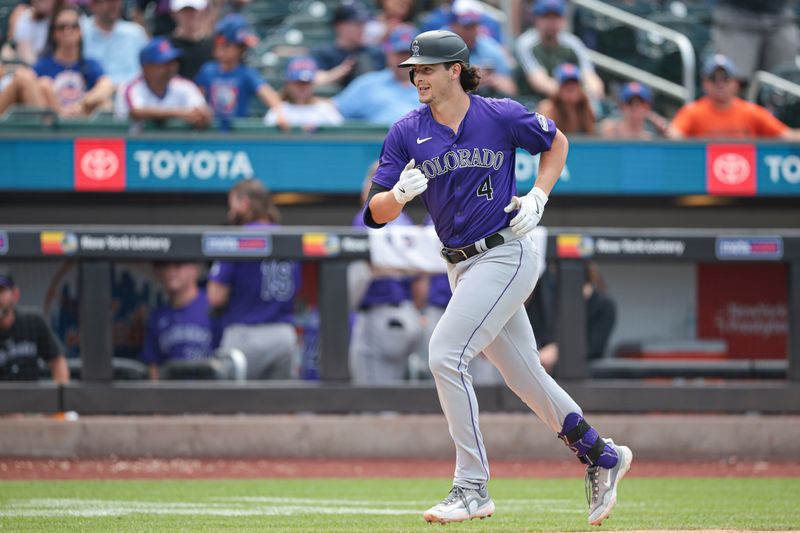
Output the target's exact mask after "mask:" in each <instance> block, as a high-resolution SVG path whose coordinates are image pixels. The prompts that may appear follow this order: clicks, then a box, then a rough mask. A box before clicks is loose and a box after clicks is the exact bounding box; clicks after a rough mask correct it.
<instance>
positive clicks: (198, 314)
mask: <svg viewBox="0 0 800 533" xmlns="http://www.w3.org/2000/svg"><path fill="white" fill-rule="evenodd" d="M208 311H209V309H208V299H207V298H206V293H205V292H204V291H200V294H198V295H197V298H195V299H194V300H192V301H191V302H190V303H189V304H187V305H185V306H184V307H180V308H174V307H170V306H163V307H159V308H158V309H156V310H155V311H153V312H152V313H151V314H150V318H149V319H148V321H147V330H146V333H145V339H144V346H143V348H142V361H144V362H145V363H147V364H155V365H160V364H162V363H165V362H167V361H170V360H173V359H205V358H207V357H210V356H211V352H212V351H213V350H214V348H215V346H214V340H215V339H214V337H215V335H214V324H213V323H212V319H211V317H210V316H209V313H208Z"/></svg>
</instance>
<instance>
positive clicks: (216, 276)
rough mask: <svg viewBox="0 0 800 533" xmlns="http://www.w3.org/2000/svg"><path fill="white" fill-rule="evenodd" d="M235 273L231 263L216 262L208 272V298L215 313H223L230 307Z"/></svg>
mask: <svg viewBox="0 0 800 533" xmlns="http://www.w3.org/2000/svg"><path fill="white" fill-rule="evenodd" d="M233 271H234V267H233V263H231V262H230V261H214V263H213V264H212V265H211V269H210V270H209V271H208V283H207V284H206V298H208V305H209V307H211V309H212V310H213V311H215V312H219V311H221V310H222V309H224V308H225V307H227V305H228V300H230V297H231V283H232V282H233V275H234V272H233Z"/></svg>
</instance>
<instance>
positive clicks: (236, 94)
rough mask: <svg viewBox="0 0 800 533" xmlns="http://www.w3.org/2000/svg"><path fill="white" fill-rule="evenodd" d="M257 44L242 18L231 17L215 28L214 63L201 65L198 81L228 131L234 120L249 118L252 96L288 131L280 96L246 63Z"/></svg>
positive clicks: (224, 19)
mask: <svg viewBox="0 0 800 533" xmlns="http://www.w3.org/2000/svg"><path fill="white" fill-rule="evenodd" d="M257 42H258V38H257V37H256V36H255V34H253V33H252V31H251V30H250V28H249V27H248V24H247V21H246V20H245V18H244V17H243V16H241V15H236V14H233V15H228V16H226V17H225V18H223V19H222V20H220V21H219V23H217V26H216V28H215V29H214V57H215V60H214V61H209V62H208V63H206V64H205V65H203V66H202V68H201V69H200V72H199V73H198V74H197V77H196V78H195V83H197V85H198V87H200V90H201V91H202V92H203V94H204V95H205V97H206V100H207V101H208V103H209V105H210V106H211V108H212V109H213V110H214V115H215V117H216V119H217V120H218V121H219V123H220V124H221V125H222V126H223V127H224V128H225V127H227V125H229V123H230V120H231V119H232V118H234V117H246V116H247V110H248V107H249V106H250V99H251V98H252V97H253V95H256V96H258V98H260V99H261V101H262V102H264V104H265V105H267V106H269V107H270V109H275V111H276V113H278V115H279V118H278V125H279V126H280V127H281V128H283V129H286V128H287V127H288V123H287V122H286V119H285V118H284V117H283V113H282V111H281V107H282V105H283V102H282V100H281V97H280V95H278V93H277V92H275V90H274V89H273V88H272V87H270V85H269V84H268V83H267V82H265V81H264V79H263V78H262V77H261V75H260V74H259V73H258V72H257V71H256V70H255V69H254V68H252V67H249V66H247V65H245V64H244V54H245V53H246V52H247V49H248V48H249V47H251V46H253V45H254V44H255V43H257Z"/></svg>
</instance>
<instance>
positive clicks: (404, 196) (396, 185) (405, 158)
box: [364, 121, 428, 228]
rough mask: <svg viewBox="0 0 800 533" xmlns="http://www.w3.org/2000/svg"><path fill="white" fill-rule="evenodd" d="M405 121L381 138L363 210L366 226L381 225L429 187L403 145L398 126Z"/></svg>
mask: <svg viewBox="0 0 800 533" xmlns="http://www.w3.org/2000/svg"><path fill="white" fill-rule="evenodd" d="M406 122H407V121H400V122H398V123H396V124H395V125H394V126H392V128H391V129H390V130H389V134H388V135H387V136H386V140H385V141H384V142H383V148H381V157H380V164H379V165H378V170H377V171H376V172H375V176H373V178H372V188H371V189H370V192H369V199H368V200H367V208H366V209H365V210H364V222H365V223H366V224H367V226H369V227H373V228H377V227H382V226H383V225H384V224H386V223H387V222H391V221H392V220H394V219H396V218H397V217H398V216H400V212H401V211H402V210H403V207H404V206H405V205H406V204H407V203H408V202H410V201H411V200H413V199H414V198H416V197H417V196H419V195H420V194H422V193H423V192H425V190H426V189H427V188H428V178H426V177H425V174H423V173H422V171H421V170H419V169H418V168H415V165H416V163H415V161H414V159H413V158H410V157H409V155H408V150H407V149H406V148H405V143H404V140H403V132H402V131H401V128H402V127H403V126H404V123H406Z"/></svg>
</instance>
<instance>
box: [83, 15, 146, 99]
mask: <svg viewBox="0 0 800 533" xmlns="http://www.w3.org/2000/svg"><path fill="white" fill-rule="evenodd" d="M123 5H124V2H123V0H91V1H90V2H89V8H90V10H91V12H92V16H91V17H84V18H83V19H82V20H81V33H82V34H83V54H84V55H85V56H86V57H88V58H90V59H94V60H95V61H97V62H98V63H100V66H102V67H103V71H104V72H105V73H106V75H107V76H108V77H109V78H110V79H111V81H112V82H113V83H114V85H116V86H119V85H120V84H123V83H128V82H129V81H131V80H132V79H133V78H135V77H136V76H138V75H139V73H140V72H141V67H140V65H139V52H140V51H141V50H142V48H144V45H146V44H147V34H146V33H145V31H144V28H142V27H141V26H139V25H138V24H136V23H134V22H128V21H127V20H122V9H123Z"/></svg>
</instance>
